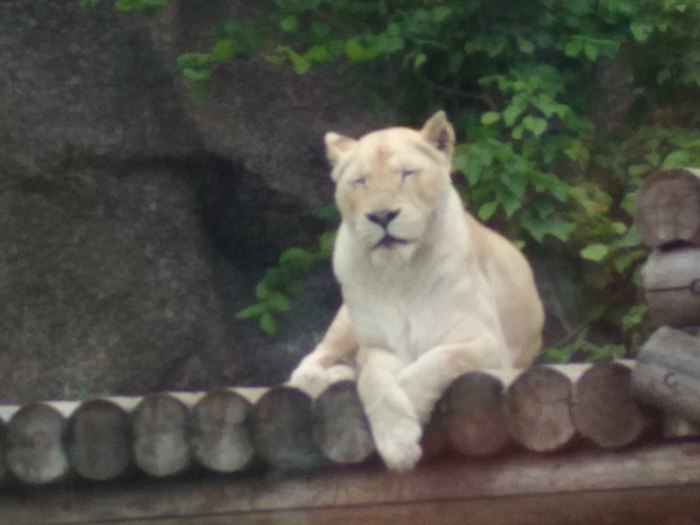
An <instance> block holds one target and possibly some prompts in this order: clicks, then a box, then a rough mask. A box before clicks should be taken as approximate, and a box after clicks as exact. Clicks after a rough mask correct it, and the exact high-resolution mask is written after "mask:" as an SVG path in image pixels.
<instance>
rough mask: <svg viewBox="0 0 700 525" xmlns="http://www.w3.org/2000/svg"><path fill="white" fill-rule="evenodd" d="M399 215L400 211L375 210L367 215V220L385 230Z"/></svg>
mask: <svg viewBox="0 0 700 525" xmlns="http://www.w3.org/2000/svg"><path fill="white" fill-rule="evenodd" d="M399 213H401V210H400V209H399V210H377V211H375V212H372V213H368V214H367V219H369V220H370V221H371V222H373V223H375V224H379V226H381V227H382V228H386V227H387V226H388V225H389V223H390V222H391V221H393V220H394V219H395V218H396V217H397V216H398V215H399Z"/></svg>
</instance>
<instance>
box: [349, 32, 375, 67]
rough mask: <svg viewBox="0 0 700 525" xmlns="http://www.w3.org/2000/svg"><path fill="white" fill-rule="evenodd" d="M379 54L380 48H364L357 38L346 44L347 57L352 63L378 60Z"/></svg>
mask: <svg viewBox="0 0 700 525" xmlns="http://www.w3.org/2000/svg"><path fill="white" fill-rule="evenodd" d="M379 54H380V50H379V48H378V47H376V46H373V47H369V46H364V45H362V44H361V43H360V41H359V40H358V39H357V38H351V39H349V40H348V41H347V42H346V43H345V55H346V56H347V57H348V59H349V60H350V62H366V61H368V60H373V59H375V58H377V57H378V56H379Z"/></svg>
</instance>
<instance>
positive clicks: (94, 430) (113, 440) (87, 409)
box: [68, 399, 131, 480]
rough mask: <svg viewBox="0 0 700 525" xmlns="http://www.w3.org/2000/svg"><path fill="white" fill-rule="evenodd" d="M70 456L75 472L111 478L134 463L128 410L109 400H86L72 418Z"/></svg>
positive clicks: (87, 476)
mask: <svg viewBox="0 0 700 525" xmlns="http://www.w3.org/2000/svg"><path fill="white" fill-rule="evenodd" d="M68 455H69V457H70V461H71V465H72V467H73V469H74V470H75V472H76V473H77V474H78V475H79V476H81V477H84V478H86V479H90V480H109V479H114V478H117V477H119V476H121V475H122V474H124V473H125V472H126V471H127V469H128V468H129V466H130V464H131V425H130V423H129V417H128V415H127V413H126V411H125V410H123V409H122V408H121V407H119V406H118V405H116V404H115V403H112V402H110V401H107V400H102V399H98V400H93V401H87V402H85V403H83V404H82V405H81V406H80V407H79V408H78V409H77V410H76V411H75V412H74V413H73V414H72V415H71V417H70V419H69V421H68Z"/></svg>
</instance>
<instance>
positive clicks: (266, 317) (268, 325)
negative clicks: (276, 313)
mask: <svg viewBox="0 0 700 525" xmlns="http://www.w3.org/2000/svg"><path fill="white" fill-rule="evenodd" d="M259 325H260V329H261V330H262V331H263V332H265V333H266V334H267V335H275V334H276V333H277V321H276V320H275V318H274V317H273V316H272V314H270V313H269V312H265V313H264V314H262V315H261V316H260V321H259Z"/></svg>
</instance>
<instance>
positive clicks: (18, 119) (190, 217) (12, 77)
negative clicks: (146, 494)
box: [0, 0, 376, 402]
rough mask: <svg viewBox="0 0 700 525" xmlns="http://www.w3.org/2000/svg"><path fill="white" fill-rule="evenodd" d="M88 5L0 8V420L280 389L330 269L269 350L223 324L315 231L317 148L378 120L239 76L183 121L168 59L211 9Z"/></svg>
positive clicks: (314, 85)
mask: <svg viewBox="0 0 700 525" xmlns="http://www.w3.org/2000/svg"><path fill="white" fill-rule="evenodd" d="M103 4H104V5H103V6H102V7H100V8H98V9H97V10H94V11H89V10H85V9H83V8H82V7H81V5H80V2H79V0H66V1H65V2H55V1H53V0H4V1H3V2H0V63H1V64H2V65H3V74H2V75H0V221H1V226H2V229H1V231H2V234H1V235H0V402H8V401H23V402H26V401H31V400H38V399H46V398H74V397H77V396H83V395H85V396H88V395H97V394H107V393H111V394H117V393H122V394H128V393H131V394H134V393H145V392H149V391H152V390H154V389H164V388H173V389H184V388H209V387H213V386H217V385H221V384H231V383H234V382H235V383H241V384H244V383H245V384H261V383H271V382H276V381H281V380H283V379H284V377H285V376H286V375H287V373H288V372H289V370H290V369H291V367H292V366H293V365H294V363H295V362H296V361H297V360H298V359H299V357H300V355H301V354H303V353H304V352H306V351H308V350H309V349H310V348H311V346H312V345H313V344H314V343H315V341H316V340H317V339H318V337H320V335H321V333H322V331H323V327H324V325H325V324H326V323H327V322H328V319H329V318H330V316H331V315H332V313H333V309H334V307H335V306H336V305H337V302H338V294H337V290H336V288H335V285H334V283H333V279H332V276H331V275H330V272H329V270H328V268H322V269H317V270H316V271H315V273H314V275H312V276H311V277H310V278H309V288H310V290H311V293H310V294H309V295H308V296H307V297H306V299H305V300H303V301H302V302H301V303H300V305H299V307H298V309H297V310H295V312H294V314H293V315H291V316H287V318H286V319H283V320H282V322H281V325H280V336H279V337H278V338H276V339H274V340H272V339H270V338H268V337H267V336H264V335H262V334H261V333H260V331H259V330H258V329H257V328H256V327H255V326H254V324H252V323H240V322H236V321H235V320H234V314H235V312H236V311H237V310H238V309H240V308H241V307H243V306H245V305H246V304H248V303H249V302H250V301H251V300H252V290H253V286H254V284H255V281H256V280H257V279H258V278H259V277H260V276H261V275H262V273H263V271H264V269H265V267H266V266H267V265H269V264H270V263H271V262H272V261H274V259H275V258H276V257H277V255H278V254H279V252H280V251H281V250H282V249H283V248H284V247H286V246H289V245H290V244H309V243H311V242H313V241H314V239H315V235H316V234H317V233H318V232H319V231H320V229H321V228H322V225H320V224H319V223H318V220H316V219H314V218H313V217H312V215H313V212H314V210H316V209H317V207H318V206H319V205H320V204H321V203H326V202H329V201H330V200H331V195H332V185H331V184H330V182H329V181H328V179H327V175H326V173H327V168H326V166H325V161H324V159H323V155H322V150H321V137H322V133H323V131H325V130H326V129H339V130H341V131H346V132H351V131H353V130H357V131H358V132H360V131H364V130H365V129H369V128H370V127H373V126H374V125H375V124H376V120H373V119H372V118H368V117H367V115H366V114H365V113H362V114H360V113H358V110H357V108H358V107H360V106H362V103H361V100H356V101H355V103H354V104H350V103H349V100H352V99H353V97H352V94H351V92H350V91H344V89H343V87H342V85H343V80H342V77H341V76H340V75H339V74H338V73H337V72H335V73H330V72H325V73H322V74H318V75H316V76H315V77H312V76H308V77H297V76H295V75H294V74H293V73H290V72H288V71H284V70H280V71H276V70H272V69H270V68H269V66H267V65H265V64H264V63H262V62H258V61H255V60H246V61H239V62H236V63H234V64H232V65H230V66H227V67H226V68H224V69H223V70H222V71H220V72H219V73H218V74H217V76H216V80H215V82H214V85H213V88H212V92H211V94H210V97H209V98H208V99H207V102H206V103H205V104H204V105H203V106H201V107H196V106H194V105H192V104H191V103H190V101H189V100H188V99H187V97H186V93H185V92H184V91H183V89H182V85H181V83H180V82H179V81H178V79H177V78H176V76H175V75H174V71H173V69H174V68H173V59H174V57H175V56H176V55H177V53H178V52H180V51H182V50H185V49H189V50H191V49H194V48H193V47H189V46H190V45H193V46H196V45H200V44H201V42H203V39H204V36H203V34H206V33H203V31H204V30H205V29H207V28H208V27H210V26H211V24H212V23H213V22H215V21H217V19H216V16H218V15H217V12H216V10H212V11H208V10H207V11H205V12H204V14H202V11H201V9H200V10H195V11H197V12H199V13H200V16H199V18H196V17H195V18H192V20H190V15H192V12H191V11H188V9H191V8H192V3H191V2H189V3H188V2H184V3H179V4H180V5H179V6H175V7H176V8H177V9H181V10H176V11H174V13H170V14H168V13H165V14H164V18H163V19H162V20H159V21H158V20H157V21H155V22H154V23H153V24H151V25H149V24H146V23H143V22H142V21H140V20H135V19H133V18H131V17H128V16H123V15H119V14H117V13H114V12H113V11H112V10H111V9H109V6H108V5H107V4H109V3H108V2H104V3H103ZM216 4H218V5H219V6H221V5H224V6H225V7H226V4H227V3H226V2H217V3H216ZM231 4H233V3H231ZM235 4H237V5H238V4H239V3H235ZM212 5H214V4H212ZM229 5H230V4H229ZM249 5H253V4H249ZM188 6H189V7H188ZM182 10H184V11H182ZM183 13H184V14H183ZM168 16H170V17H171V18H170V19H168ZM212 17H214V20H212ZM207 30H208V29H207ZM356 98H357V97H355V99H356ZM351 123H352V125H351Z"/></svg>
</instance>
